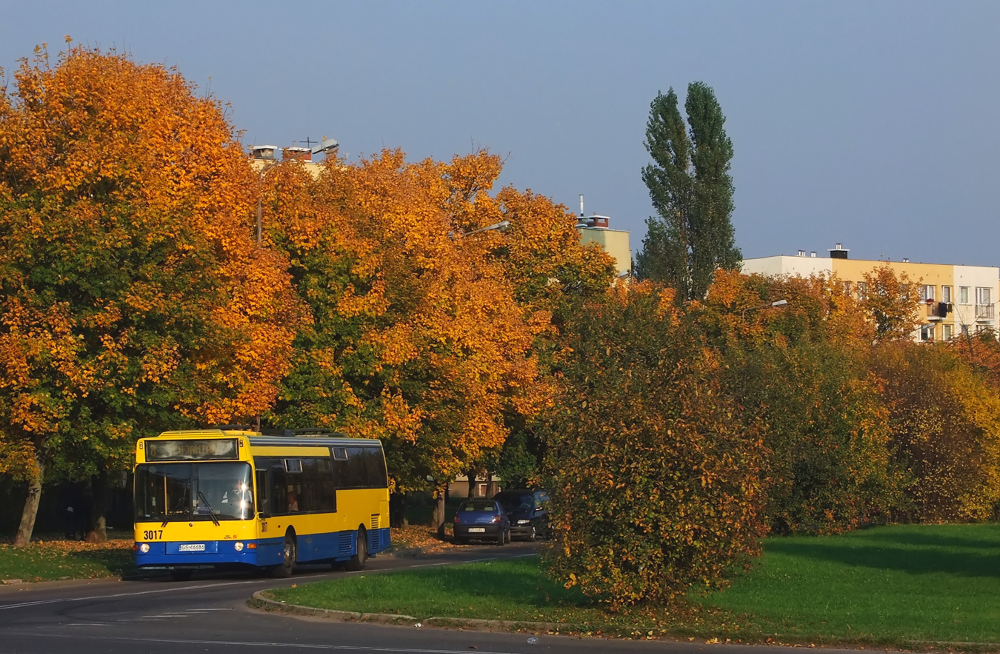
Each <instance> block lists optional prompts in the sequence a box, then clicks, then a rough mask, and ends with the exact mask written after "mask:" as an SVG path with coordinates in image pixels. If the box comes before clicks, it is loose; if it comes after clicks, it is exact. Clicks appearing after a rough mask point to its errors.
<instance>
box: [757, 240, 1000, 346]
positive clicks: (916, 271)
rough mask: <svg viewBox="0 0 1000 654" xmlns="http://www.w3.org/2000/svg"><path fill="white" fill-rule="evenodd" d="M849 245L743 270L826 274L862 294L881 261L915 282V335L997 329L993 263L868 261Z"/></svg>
mask: <svg viewBox="0 0 1000 654" xmlns="http://www.w3.org/2000/svg"><path fill="white" fill-rule="evenodd" d="M849 253H850V250H848V249H846V248H844V247H842V246H841V244H840V243H837V244H836V246H835V247H834V248H831V249H830V250H829V251H828V256H825V257H819V256H816V252H810V253H809V254H808V255H807V254H806V252H805V251H804V250H799V252H798V254H797V255H795V256H789V255H778V256H773V257H761V258H757V259H745V260H744V261H743V272H744V273H747V274H754V273H757V274H762V275H790V276H793V277H794V276H802V277H809V276H810V275H825V276H828V277H835V278H836V279H838V280H840V281H841V282H842V283H843V284H845V286H846V287H847V288H848V290H849V291H850V292H852V293H856V294H858V295H859V296H863V295H864V294H865V292H866V290H867V289H865V283H864V275H865V273H870V272H872V271H873V270H874V269H875V268H878V267H880V266H886V265H887V266H889V267H890V268H892V270H893V271H894V272H895V273H896V275H901V274H903V273H905V274H906V276H907V277H909V278H910V280H911V281H912V282H913V283H916V284H918V285H919V294H920V299H921V301H922V306H921V309H920V327H919V328H918V330H917V331H916V332H915V333H914V335H913V337H914V339H915V340H920V341H935V340H949V339H951V338H954V337H955V336H959V335H961V334H966V333H970V332H971V333H974V332H978V331H982V330H984V329H992V330H993V331H994V332H997V331H998V328H1000V323H998V320H997V311H996V303H997V301H998V298H1000V268H996V267H991V266H958V265H952V264H941V263H917V262H911V261H910V260H909V259H903V260H902V261H871V260H864V259H851V258H850V257H849Z"/></svg>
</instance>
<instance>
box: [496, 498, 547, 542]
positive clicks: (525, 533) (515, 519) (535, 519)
mask: <svg viewBox="0 0 1000 654" xmlns="http://www.w3.org/2000/svg"><path fill="white" fill-rule="evenodd" d="M493 499H495V500H496V501H497V502H499V503H500V506H502V507H503V510H504V511H506V513H507V518H508V519H509V520H510V533H511V536H515V537H518V538H526V539H528V540H535V539H537V538H548V537H549V535H550V530H551V527H550V526H549V495H548V493H546V492H545V491H531V490H505V491H502V492H500V493H497V494H496V495H494V496H493Z"/></svg>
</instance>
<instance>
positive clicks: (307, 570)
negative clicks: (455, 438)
mask: <svg viewBox="0 0 1000 654" xmlns="http://www.w3.org/2000/svg"><path fill="white" fill-rule="evenodd" d="M535 549H536V546H535V545H533V544H530V543H512V544H510V545H507V546H505V547H503V548H499V547H491V546H469V547H467V548H461V549H455V550H450V551H448V552H447V553H442V554H438V555H431V556H423V557H420V558H418V559H412V558H393V557H378V558H376V559H372V560H369V562H368V569H367V570H366V571H365V572H363V573H346V572H333V571H331V570H330V569H329V567H328V566H323V567H319V566H303V567H302V568H300V570H299V571H297V573H296V575H295V576H294V577H293V578H292V579H289V580H277V579H266V578H265V579H262V578H257V577H249V576H238V575H227V576H219V575H216V576H200V577H199V576H196V577H195V578H194V579H192V580H191V581H188V582H174V581H172V580H170V579H169V578H147V579H142V580H135V581H120V582H119V581H95V582H91V583H78V582H77V583H58V584H37V585H28V586H27V587H22V588H18V587H0V652H2V653H4V654H6V653H8V652H9V653H11V654H53V653H56V654H63V653H65V654H97V653H98V652H100V653H108V652H110V653H116V654H117V653H122V654H126V653H127V654H188V653H193V652H210V653H213V654H214V653H220V654H229V653H236V652H241V653H246V652H272V651H273V652H280V653H282V654H285V653H287V654H294V653H298V652H303V653H304V652H310V653H320V652H372V653H379V652H387V653H398V654H432V653H433V654H456V653H458V652H473V651H474V652H479V653H480V654H515V653H522V652H523V653H532V652H546V653H549V652H551V653H557V654H583V653H587V652H677V653H685V654H686V653H693V652H702V651H709V652H711V651H722V652H736V651H740V652H742V651H746V650H749V651H751V652H752V653H753V654H767V653H769V652H784V653H786V654H787V652H788V650H787V649H786V648H774V647H754V648H748V647H739V646H733V645H719V646H717V645H705V644H698V643H687V642H684V643H666V642H660V641H652V642H633V641H608V640H601V639H591V638H584V639H581V638H572V637H567V636H547V635H540V636H537V637H536V638H537V642H529V638H531V636H530V635H529V634H508V633H487V632H480V631H463V630H457V629H455V630H451V629H430V628H416V627H397V626H382V625H373V624H361V623H341V622H333V621H329V620H320V619H306V618H296V617H290V616H287V615H278V614H270V613H260V612H256V611H252V610H250V609H248V608H247V606H246V601H247V599H248V598H249V597H250V596H251V595H252V594H253V593H254V592H255V591H257V590H260V589H263V588H273V587H276V586H283V585H288V584H292V583H300V584H301V583H304V582H308V581H317V580H321V579H328V578H336V577H338V576H343V575H346V574H366V573H371V572H375V571H381V570H394V569H402V568H413V567H425V566H428V565H447V564H450V563H460V562H467V561H472V560H477V559H486V558H497V557H509V556H523V555H525V554H530V553H532V552H533V551H534V550H535ZM825 651H826V652H831V651H832V650H825Z"/></svg>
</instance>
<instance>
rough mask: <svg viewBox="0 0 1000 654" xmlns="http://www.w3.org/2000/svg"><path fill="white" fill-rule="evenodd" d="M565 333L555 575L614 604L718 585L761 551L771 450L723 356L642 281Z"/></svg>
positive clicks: (555, 478) (557, 425)
mask: <svg viewBox="0 0 1000 654" xmlns="http://www.w3.org/2000/svg"><path fill="white" fill-rule="evenodd" d="M566 333H567V341H566V344H567V347H566V349H565V350H564V353H563V357H562V359H561V361H560V363H561V365H562V368H561V371H560V379H561V382H562V395H561V397H560V401H559V402H558V404H557V406H558V409H556V410H555V411H554V412H553V414H552V416H551V420H550V423H549V426H550V429H551V436H550V440H549V451H548V457H547V459H546V475H547V485H548V487H549V489H550V491H551V494H552V502H553V516H554V526H555V530H556V540H555V542H554V543H553V544H552V546H551V547H550V548H548V551H547V553H546V556H545V562H546V565H547V568H548V570H549V572H550V574H552V575H554V576H555V577H556V578H558V579H560V580H562V581H563V582H564V583H565V584H566V585H567V586H574V585H576V586H579V587H580V589H581V590H582V591H583V592H584V593H585V594H587V595H589V596H591V597H595V598H596V599H598V600H600V601H602V602H606V603H608V604H609V605H611V606H612V607H621V606H623V605H627V604H632V603H636V602H643V601H669V600H671V599H674V598H677V597H678V596H679V595H680V594H682V593H684V592H685V591H686V590H687V589H689V588H690V587H691V586H693V585H702V586H714V585H718V584H719V583H721V581H722V578H723V572H724V571H725V570H726V569H727V568H729V567H730V566H733V565H734V564H738V563H740V562H742V561H745V560H747V559H748V557H752V556H755V555H756V554H757V553H758V552H759V546H758V542H757V537H758V535H759V534H760V523H759V519H758V517H759V509H760V506H761V502H762V500H763V495H762V493H761V482H760V478H759V474H758V473H759V470H760V466H761V456H762V453H763V452H762V441H761V436H760V434H759V433H758V431H757V430H756V429H754V428H753V427H752V426H751V428H749V429H747V428H745V427H744V426H743V425H741V424H740V422H739V420H737V418H736V415H735V413H736V411H735V406H734V405H733V404H732V403H731V402H730V401H729V400H728V399H727V397H726V395H725V394H724V393H723V392H722V388H721V385H720V383H719V378H720V377H719V374H718V360H717V357H716V356H715V354H714V353H713V352H712V351H711V350H710V349H708V348H707V347H706V346H705V343H704V342H703V339H702V338H701V337H700V334H699V330H698V329H697V328H696V326H695V325H694V324H693V321H692V320H691V319H690V318H688V317H687V316H686V315H685V314H684V313H683V310H682V309H677V308H676V307H675V306H674V304H673V301H672V297H671V292H670V291H665V292H663V293H661V292H660V291H658V290H656V289H655V288H653V287H648V286H645V285H641V286H633V287H632V289H631V290H630V291H628V292H627V293H626V292H620V293H615V294H613V295H612V296H610V297H609V298H608V299H607V300H606V301H603V302H597V303H593V304H590V305H588V306H585V307H582V308H581V310H580V311H579V312H578V314H577V316H576V318H575V320H574V321H573V322H572V324H569V325H567V329H566Z"/></svg>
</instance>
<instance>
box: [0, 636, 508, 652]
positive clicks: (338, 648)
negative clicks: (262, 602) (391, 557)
mask: <svg viewBox="0 0 1000 654" xmlns="http://www.w3.org/2000/svg"><path fill="white" fill-rule="evenodd" d="M7 633H8V634H9V635H12V636H24V637H30V638H38V637H39V634H37V633H15V632H7ZM45 636H48V637H51V638H76V639H80V638H99V639H101V640H102V641H109V640H116V641H123V642H132V643H167V644H172V645H226V646H234V647H270V648H279V647H280V648H283V649H309V650H322V651H330V652H392V653H395V654H459V652H462V653H463V654H465V653H467V652H468V651H469V650H468V648H467V647H464V648H462V649H422V648H413V647H379V646H377V645H367V646H366V645H328V644H312V643H276V642H273V641H268V642H262V641H254V640H249V641H241V640H195V639H193V640H181V639H174V638H128V637H121V636H80V635H79V634H53V633H47V634H44V636H43V637H45ZM480 654H517V653H516V652H504V651H499V650H482V651H481V652H480Z"/></svg>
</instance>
